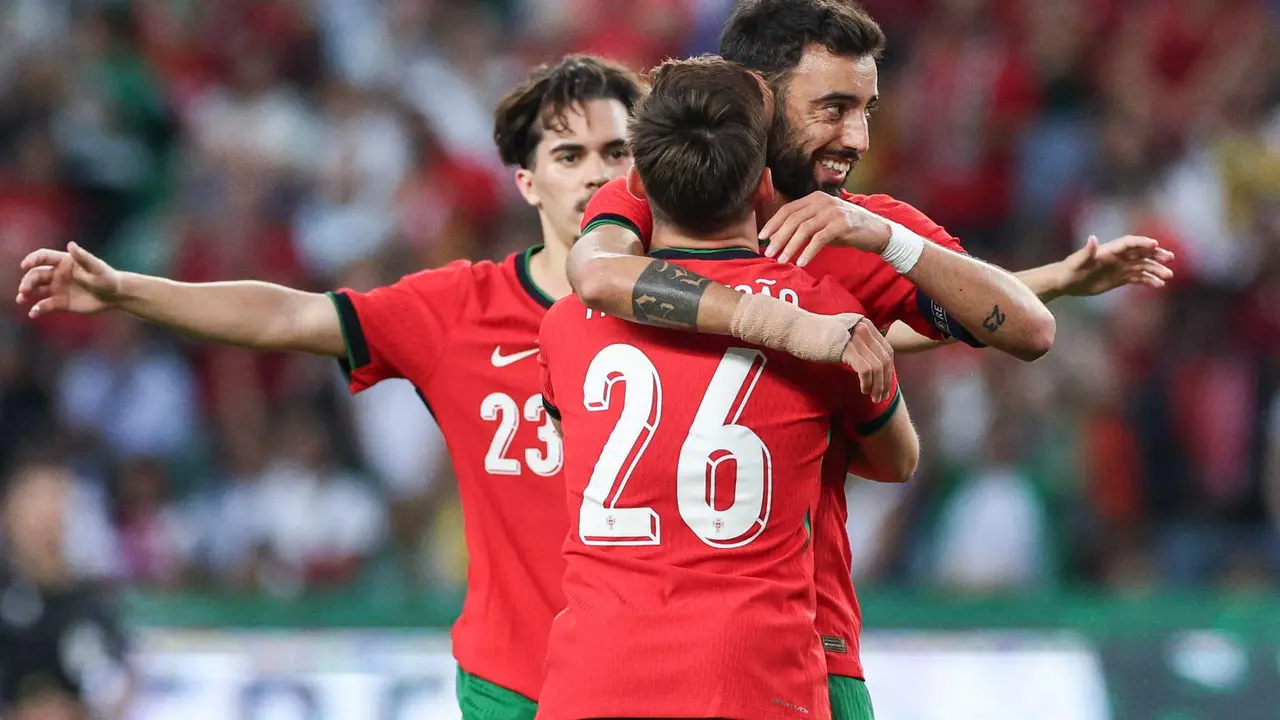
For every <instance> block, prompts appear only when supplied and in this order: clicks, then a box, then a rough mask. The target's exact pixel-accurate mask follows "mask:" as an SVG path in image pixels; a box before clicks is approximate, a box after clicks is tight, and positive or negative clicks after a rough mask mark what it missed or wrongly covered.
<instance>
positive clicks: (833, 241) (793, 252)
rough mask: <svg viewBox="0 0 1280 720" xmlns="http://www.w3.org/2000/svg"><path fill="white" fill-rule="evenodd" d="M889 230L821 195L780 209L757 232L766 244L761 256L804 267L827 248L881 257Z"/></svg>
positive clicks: (885, 223) (843, 202)
mask: <svg viewBox="0 0 1280 720" xmlns="http://www.w3.org/2000/svg"><path fill="white" fill-rule="evenodd" d="M891 234H892V226H891V225H890V224H889V223H888V221H886V220H885V219H884V218H882V217H880V216H879V215H876V214H875V213H873V212H871V211H869V210H867V209H865V208H862V207H859V206H857V205H854V204H853V203H851V202H848V201H846V200H842V199H840V198H838V197H835V196H833V195H828V194H826V193H824V192H814V193H810V194H809V195H808V196H806V197H803V198H800V199H799V200H793V201H791V202H789V203H787V204H786V205H783V206H782V208H781V209H779V210H778V212H777V213H775V214H774V216H773V217H771V218H769V222H767V223H765V225H764V227H763V228H761V230H760V239H761V240H768V241H769V245H768V247H766V248H765V251H764V254H765V255H766V256H768V257H773V258H777V259H778V261H779V262H788V261H790V260H791V259H792V258H795V259H796V265H798V266H800V267H804V266H805V265H807V264H809V261H811V260H813V258H814V256H816V255H817V254H818V251H820V250H822V248H824V247H826V246H827V245H843V246H845V247H852V248H857V249H859V250H865V251H867V252H870V253H875V254H877V255H879V254H882V253H883V252H884V251H885V248H887V247H888V245H889V239H890V236H891Z"/></svg>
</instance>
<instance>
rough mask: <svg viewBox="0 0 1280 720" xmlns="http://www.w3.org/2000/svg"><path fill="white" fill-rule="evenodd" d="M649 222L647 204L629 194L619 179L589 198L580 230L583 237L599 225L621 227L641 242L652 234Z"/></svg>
mask: <svg viewBox="0 0 1280 720" xmlns="http://www.w3.org/2000/svg"><path fill="white" fill-rule="evenodd" d="M652 222H653V221H652V216H651V215H650V210H649V201H648V200H646V199H644V198H639V197H636V196H635V195H632V194H631V191H630V190H628V189H627V179H626V178H625V177H619V178H614V179H612V180H610V181H609V182H607V183H605V184H604V185H601V186H600V189H599V190H597V191H596V192H595V193H594V194H593V195H592V196H591V199H590V200H589V201H588V202H587V207H586V210H585V212H584V213H583V215H582V226H581V227H582V232H583V233H584V234H585V233H587V232H590V231H591V230H593V229H595V228H596V227H599V226H600V225H620V226H622V227H625V228H627V229H628V230H631V231H632V232H634V233H636V234H637V235H640V237H641V238H642V239H643V238H647V237H648V235H649V234H650V233H651V232H652V230H653V224H652Z"/></svg>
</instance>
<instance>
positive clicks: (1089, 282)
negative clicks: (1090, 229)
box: [1061, 235, 1174, 296]
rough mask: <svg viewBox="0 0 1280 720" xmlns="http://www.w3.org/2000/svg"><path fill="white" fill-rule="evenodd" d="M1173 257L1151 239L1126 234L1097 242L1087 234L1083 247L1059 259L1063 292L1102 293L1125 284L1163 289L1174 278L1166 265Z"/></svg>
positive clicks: (1074, 293)
mask: <svg viewBox="0 0 1280 720" xmlns="http://www.w3.org/2000/svg"><path fill="white" fill-rule="evenodd" d="M1173 257H1174V256H1173V253H1172V252H1170V251H1169V250H1166V249H1164V248H1162V247H1160V242H1159V241H1158V240H1155V239H1153V238H1149V237H1140V236H1138V235H1125V236H1123V237H1118V238H1116V239H1115V240H1112V241H1111V242H1109V243H1105V244H1101V245H1099V244H1098V238H1096V237H1094V236H1092V235H1090V236H1089V241H1088V242H1087V243H1085V246H1084V247H1083V248H1081V249H1079V250H1077V251H1075V252H1073V253H1071V254H1070V255H1068V256H1067V257H1066V259H1065V260H1063V261H1062V269H1063V273H1064V274H1063V278H1062V280H1061V288H1062V294H1064V295H1076V296H1084V295H1101V294H1102V293H1105V292H1110V291H1112V290H1115V289H1116V288H1119V287H1124V286H1125V285H1146V286H1147V287H1151V288H1162V287H1164V285H1165V283H1166V282H1167V281H1168V280H1169V279H1171V278H1172V277H1173V270H1170V269H1169V268H1168V267H1167V263H1169V262H1172V261H1173Z"/></svg>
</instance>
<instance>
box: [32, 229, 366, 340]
mask: <svg viewBox="0 0 1280 720" xmlns="http://www.w3.org/2000/svg"><path fill="white" fill-rule="evenodd" d="M22 269H23V270H25V271H26V274H25V275H24V276H23V278H22V280H21V282H20V284H19V286H18V296H17V302H18V304H19V305H30V306H31V309H30V310H29V315H30V316H31V317H32V318H38V317H40V316H41V315H47V314H49V313H54V312H71V313H80V314H88V313H96V312H101V311H103V310H123V311H124V312H127V313H129V314H131V315H134V316H136V317H139V318H141V319H143V320H147V321H149V322H153V323H156V324H157V325H163V326H164V327H167V328H170V329H173V330H178V331H181V332H185V333H188V334H190V335H194V336H196V337H200V338H203V339H205V340H210V341H213V342H217V343H222V344H225V345H238V346H240V347H247V348H253V349H257V350H294V351H299V352H309V353H314V354H317V355H327V356H331V357H344V356H345V355H346V346H345V344H344V342H343V338H342V327H341V324H340V322H339V318H338V313H337V311H336V309H335V308H334V306H333V303H332V302H331V301H330V299H329V298H328V297H327V296H325V295H323V294H320V293H309V292H303V291H301V290H294V289H292V288H287V287H283V286H280V285H272V284H270V283H264V282H255V281H239V282H218V283H180V282H174V281H172V280H166V279H164V278H159V277H154V276H150V275H140V274H137V273H129V272H121V271H119V270H116V269H115V268H113V267H111V266H110V265H108V264H107V263H106V262H104V261H103V260H101V259H100V258H98V257H96V256H94V255H93V254H91V253H90V252H89V251H87V250H85V249H84V248H81V247H80V246H78V245H76V244H75V243H72V244H71V245H69V246H68V247H67V251H66V252H62V251H59V250H37V251H35V252H33V253H31V254H30V255H28V256H27V257H26V259H24V260H23V261H22Z"/></svg>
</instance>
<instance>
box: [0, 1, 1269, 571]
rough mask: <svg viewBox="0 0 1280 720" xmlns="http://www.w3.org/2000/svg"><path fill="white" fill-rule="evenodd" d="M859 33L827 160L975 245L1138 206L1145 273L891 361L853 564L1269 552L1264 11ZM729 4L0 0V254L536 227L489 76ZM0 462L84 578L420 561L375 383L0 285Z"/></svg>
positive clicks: (1071, 566) (334, 279) (1127, 565)
mask: <svg viewBox="0 0 1280 720" xmlns="http://www.w3.org/2000/svg"><path fill="white" fill-rule="evenodd" d="M864 4H865V5H866V6H867V8H868V9H869V10H870V11H871V13H872V15H873V16H874V17H876V18H877V19H878V20H879V21H880V22H881V23H882V25H883V26H884V28H885V30H886V32H887V34H888V35H889V38H890V49H889V52H888V53H887V55H886V57H885V58H884V60H883V63H882V66H881V67H882V69H881V76H880V90H881V96H882V103H881V107H882V108H883V110H882V111H881V112H880V113H879V114H877V115H876V116H875V118H874V119H873V121H872V150H871V152H870V153H868V154H867V156H866V157H865V159H864V160H863V162H862V163H861V165H860V166H859V168H858V170H857V171H856V177H854V178H853V179H852V183H854V185H855V186H856V187H854V189H855V190H860V191H875V192H887V193H890V194H893V195H895V196H897V197H899V198H901V199H903V200H906V201H908V202H911V203H913V204H915V205H917V206H918V207H920V208H921V209H923V210H924V211H925V212H926V213H927V214H929V215H930V216H931V217H933V218H934V219H935V220H937V221H938V222H940V223H942V224H943V225H944V226H946V227H947V228H948V229H950V230H951V231H952V233H953V234H955V235H957V236H958V237H960V238H961V240H962V241H963V242H964V243H965V244H966V246H967V247H968V248H969V250H970V251H971V252H973V253H974V254H975V255H978V256H980V257H983V258H986V259H989V260H992V261H994V262H998V263H1001V264H1003V265H1005V266H1006V267H1010V268H1011V269H1023V268H1028V267H1031V266H1033V265H1039V264H1043V263H1046V262H1051V261H1054V260H1057V259H1060V258H1062V257H1063V256H1065V255H1067V254H1068V253H1070V252H1072V251H1073V250H1075V249H1076V248H1078V247H1080V246H1081V245H1083V243H1084V240H1085V238H1086V237H1088V236H1089V235H1091V234H1093V235H1097V236H1098V237H1099V238H1100V239H1101V240H1103V241H1106V240H1109V239H1111V238H1113V237H1116V236H1118V235H1121V234H1125V233H1137V234H1146V235H1151V236H1154V237H1157V238H1159V239H1160V240H1161V241H1162V243H1163V244H1165V245H1166V246H1167V247H1169V248H1171V249H1173V250H1174V251H1175V252H1176V253H1177V254H1178V260H1177V261H1176V263H1175V269H1176V270H1177V272H1178V278H1177V280H1176V282H1175V283H1174V284H1173V285H1172V286H1171V287H1169V288H1167V289H1164V290H1160V291H1154V290H1126V291H1122V292H1116V293H1112V294H1110V295H1107V296H1103V297H1099V298H1095V299H1090V300H1074V299H1067V300H1060V301H1057V302H1055V303H1054V304H1053V305H1052V306H1051V307H1052V308H1053V309H1054V311H1055V314H1056V315H1058V318H1059V331H1058V340H1057V345H1056V347H1055V348H1054V350H1053V352H1052V353H1051V354H1050V355H1049V356H1048V357H1046V358H1045V359H1043V360H1040V361H1038V362H1036V363H1033V364H1022V363H1019V362H1017V361H1015V360H1010V359H1007V358H1004V357H1001V356H999V355H998V354H997V353H995V352H992V351H974V350H971V349H967V348H947V349H944V350H941V351H937V352H933V353H929V354H927V355H920V356H913V357H902V358H900V362H899V367H900V371H901V373H902V376H903V382H904V385H905V387H906V391H907V394H908V397H909V399H910V401H911V403H912V405H913V415H914V416H915V417H916V418H917V422H918V423H919V425H920V429H921V432H922V435H923V438H924V448H925V453H924V464H923V466H922V469H921V472H920V474H919V475H918V477H917V478H916V479H915V480H914V481H913V482H912V483H910V484H909V485H906V486H902V487H897V486H872V485H870V484H865V483H853V484H852V485H851V487H850V491H849V492H850V497H851V501H852V502H851V518H850V532H851V534H852V537H853V547H854V551H855V575H856V576H857V577H858V579H859V580H860V582H862V583H863V586H870V585H872V584H891V585H908V586H913V587H925V588H939V587H941V588H948V589H952V590H957V591H964V592H986V591H994V590H1015V591H1034V590H1039V589H1046V588H1061V587H1069V588H1074V587H1082V586H1088V587H1096V586H1105V587H1110V588H1117V589H1141V588H1150V587H1166V586H1168V587H1179V586H1207V587H1215V588H1254V587H1260V586H1265V585H1277V584H1280V104H1278V101H1280V42H1278V40H1280V33H1278V32H1277V30H1278V27H1280V7H1277V4H1276V3H1273V2H1272V3H1269V2H1267V1H1266V0H867V1H866V2H865V3H864ZM731 5H732V2H731V0H644V2H634V0H484V1H482V0H219V1H218V2H199V1H196V0H133V1H132V2H125V1H124V0H117V1H108V0H3V1H2V2H0V286H7V287H10V288H16V283H17V278H18V271H17V268H18V262H19V261H20V259H21V258H22V257H23V256H24V255H25V254H26V253H27V252H29V251H30V250H32V249H35V248H38V247H50V246H53V247H57V246H61V245H63V244H65V243H66V242H67V241H68V240H72V239H74V240H76V241H77V242H80V243H81V244H83V245H85V246H86V247H88V248H89V249H91V250H93V251H95V252H98V253H100V254H102V255H103V256H104V258H106V259H107V260H108V261H110V262H113V263H115V264H117V265H118V266H120V267H123V268H127V269H133V270H139V271H145V272H151V273H158V274H163V275H166V276H169V277H174V278H177V279H181V280H192V281H203V280H216V279H237V278H257V279H262V280H269V281H275V282H281V283H285V284H288V285H292V286H296V287H302V288H306V289H313V290H322V289H326V288H332V287H338V286H343V287H351V288H355V289H361V290H363V289H368V288H371V287H374V286H376V285H378V284H383V283H387V282H391V281H394V280H395V279H396V278H398V277H399V276H401V275H403V274H405V273H408V272H411V271H413V270H416V269H419V268H423V267H430V266H436V265H440V264H443V263H445V262H448V261H450V260H453V259H455V258H459V257H470V258H486V257H497V256H500V255H503V254H505V253H507V252H510V251H512V250H515V249H518V248H523V247H525V246H527V245H529V244H533V243H535V242H537V237H538V226H537V222H536V218H535V216H534V214H533V212H532V210H530V209H529V208H528V207H527V206H525V205H524V203H523V202H522V201H521V200H520V198H519V196H518V195H517V194H516V192H515V189H514V186H513V183H512V182H511V179H510V175H511V173H510V171H509V170H508V169H505V168H503V167H502V166H501V164H500V163H499V162H498V160H497V156H496V153H495V152H494V149H493V147H492V143H491V138H490V131H491V119H490V118H491V115H490V111H491V108H492V105H493V104H494V102H495V100H496V99H497V98H498V96H499V95H500V94H501V93H502V92H503V91H504V90H506V89H507V88H509V87H511V86H512V85H514V84H516V83H517V82H519V80H520V79H521V78H522V77H523V75H524V73H525V71H526V70H527V68H528V67H530V66H531V65H533V64H536V63H537V62H540V61H545V60H549V59H554V58H555V57H557V56H559V55H560V54H562V53H564V52H567V51H571V50H572V51H583V52H592V53H599V54H603V55H607V56H610V57H613V58H615V59H618V60H621V61H624V62H626V63H627V64H629V65H631V66H632V67H634V68H636V69H643V68H645V67H648V66H650V65H652V64H654V63H655V62H657V61H659V60H661V59H662V58H664V57H667V56H681V55H689V54H696V53H701V52H710V51H714V49H715V41H716V37H717V35H718V31H719V27H720V24H721V22H722V21H723V19H724V18H725V17H726V16H727V14H728V12H729V10H730V8H731ZM0 333H2V334H3V336H4V337H3V341H2V342H0V459H3V460H5V461H9V462H13V461H16V460H18V459H20V458H22V457H24V456H28V455H32V454H43V455H46V456H49V455H51V456H54V457H58V458H61V459H64V460H65V462H66V464H67V466H68V469H69V470H70V471H71V472H72V473H74V477H75V478H76V482H75V484H74V488H75V491H74V492H73V493H72V500H71V501H70V502H69V503H68V510H67V513H68V518H67V522H66V528H67V531H66V541H65V543H64V544H65V548H66V552H67V554H68V556H69V558H70V559H71V560H72V562H73V563H74V564H75V566H76V567H77V568H79V569H80V571H81V572H83V573H86V574H88V575H91V576H95V577H102V578H106V579H110V580H116V581H122V582H124V583H127V584H129V585H132V586H139V587H146V588H152V589H156V590H166V591H170V590H182V589H206V588H216V589H219V590H236V591H242V592H269V593H273V594H278V595H284V596H292V595H296V594H298V593H301V592H308V591H322V590H326V589H333V588H349V587H353V586H354V587H362V586H367V587H377V588H379V592H384V591H386V589H387V588H391V587H398V588H401V589H403V590H405V591H408V592H415V591H419V590H421V589H423V588H428V587H437V588H439V587H456V586H458V585H459V584H460V583H461V581H462V577H463V571H464V568H465V562H466V557H465V549H464V548H463V544H462V539H461V526H460V520H459V514H458V511H457V494H456V490H455V488H454V485H453V479H452V477H451V474H450V469H449V463H448V459H447V457H446V456H445V453H444V448H443V444H442V441H441V440H440V439H439V435H438V431H437V430H436V429H435V426H434V423H433V420H432V419H431V417H430V415H429V414H428V413H427V412H426V409H425V408H424V406H423V404H422V402H421V401H420V399H419V398H418V397H417V396H416V394H415V393H414V391H413V388H412V387H410V386H408V385H407V383H399V384H397V383H384V384H383V385H381V386H379V387H377V388H375V389H373V390H371V391H368V392H366V393H364V394H362V395H361V396H360V397H358V398H356V399H354V400H351V399H348V398H347V397H346V391H345V387H344V384H343V380H342V378H341V375H340V373H339V371H338V368H337V367H336V364H334V363H331V362H328V361H325V360H320V359H314V358H308V357H293V356H271V355H266V356H255V355H251V354H249V353H247V352H243V351H238V350H229V349H219V348H214V347H211V346H208V345H203V344H200V343H199V342H197V341H192V340H188V339H184V338H181V337H177V336H174V335H171V334H166V333H161V332H157V331H155V330H153V329H152V328H149V327H146V326H144V325H142V324H140V323H137V322H135V321H133V320H131V319H130V318H128V317H123V316H115V315H109V316H98V317H90V318H86V317H48V318H44V319H42V320H41V321H40V322H38V323H32V322H29V321H27V320H26V319H25V317H24V315H23V314H22V313H21V311H20V310H19V309H18V308H17V307H14V306H11V309H10V310H9V311H5V312H3V313H0Z"/></svg>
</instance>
